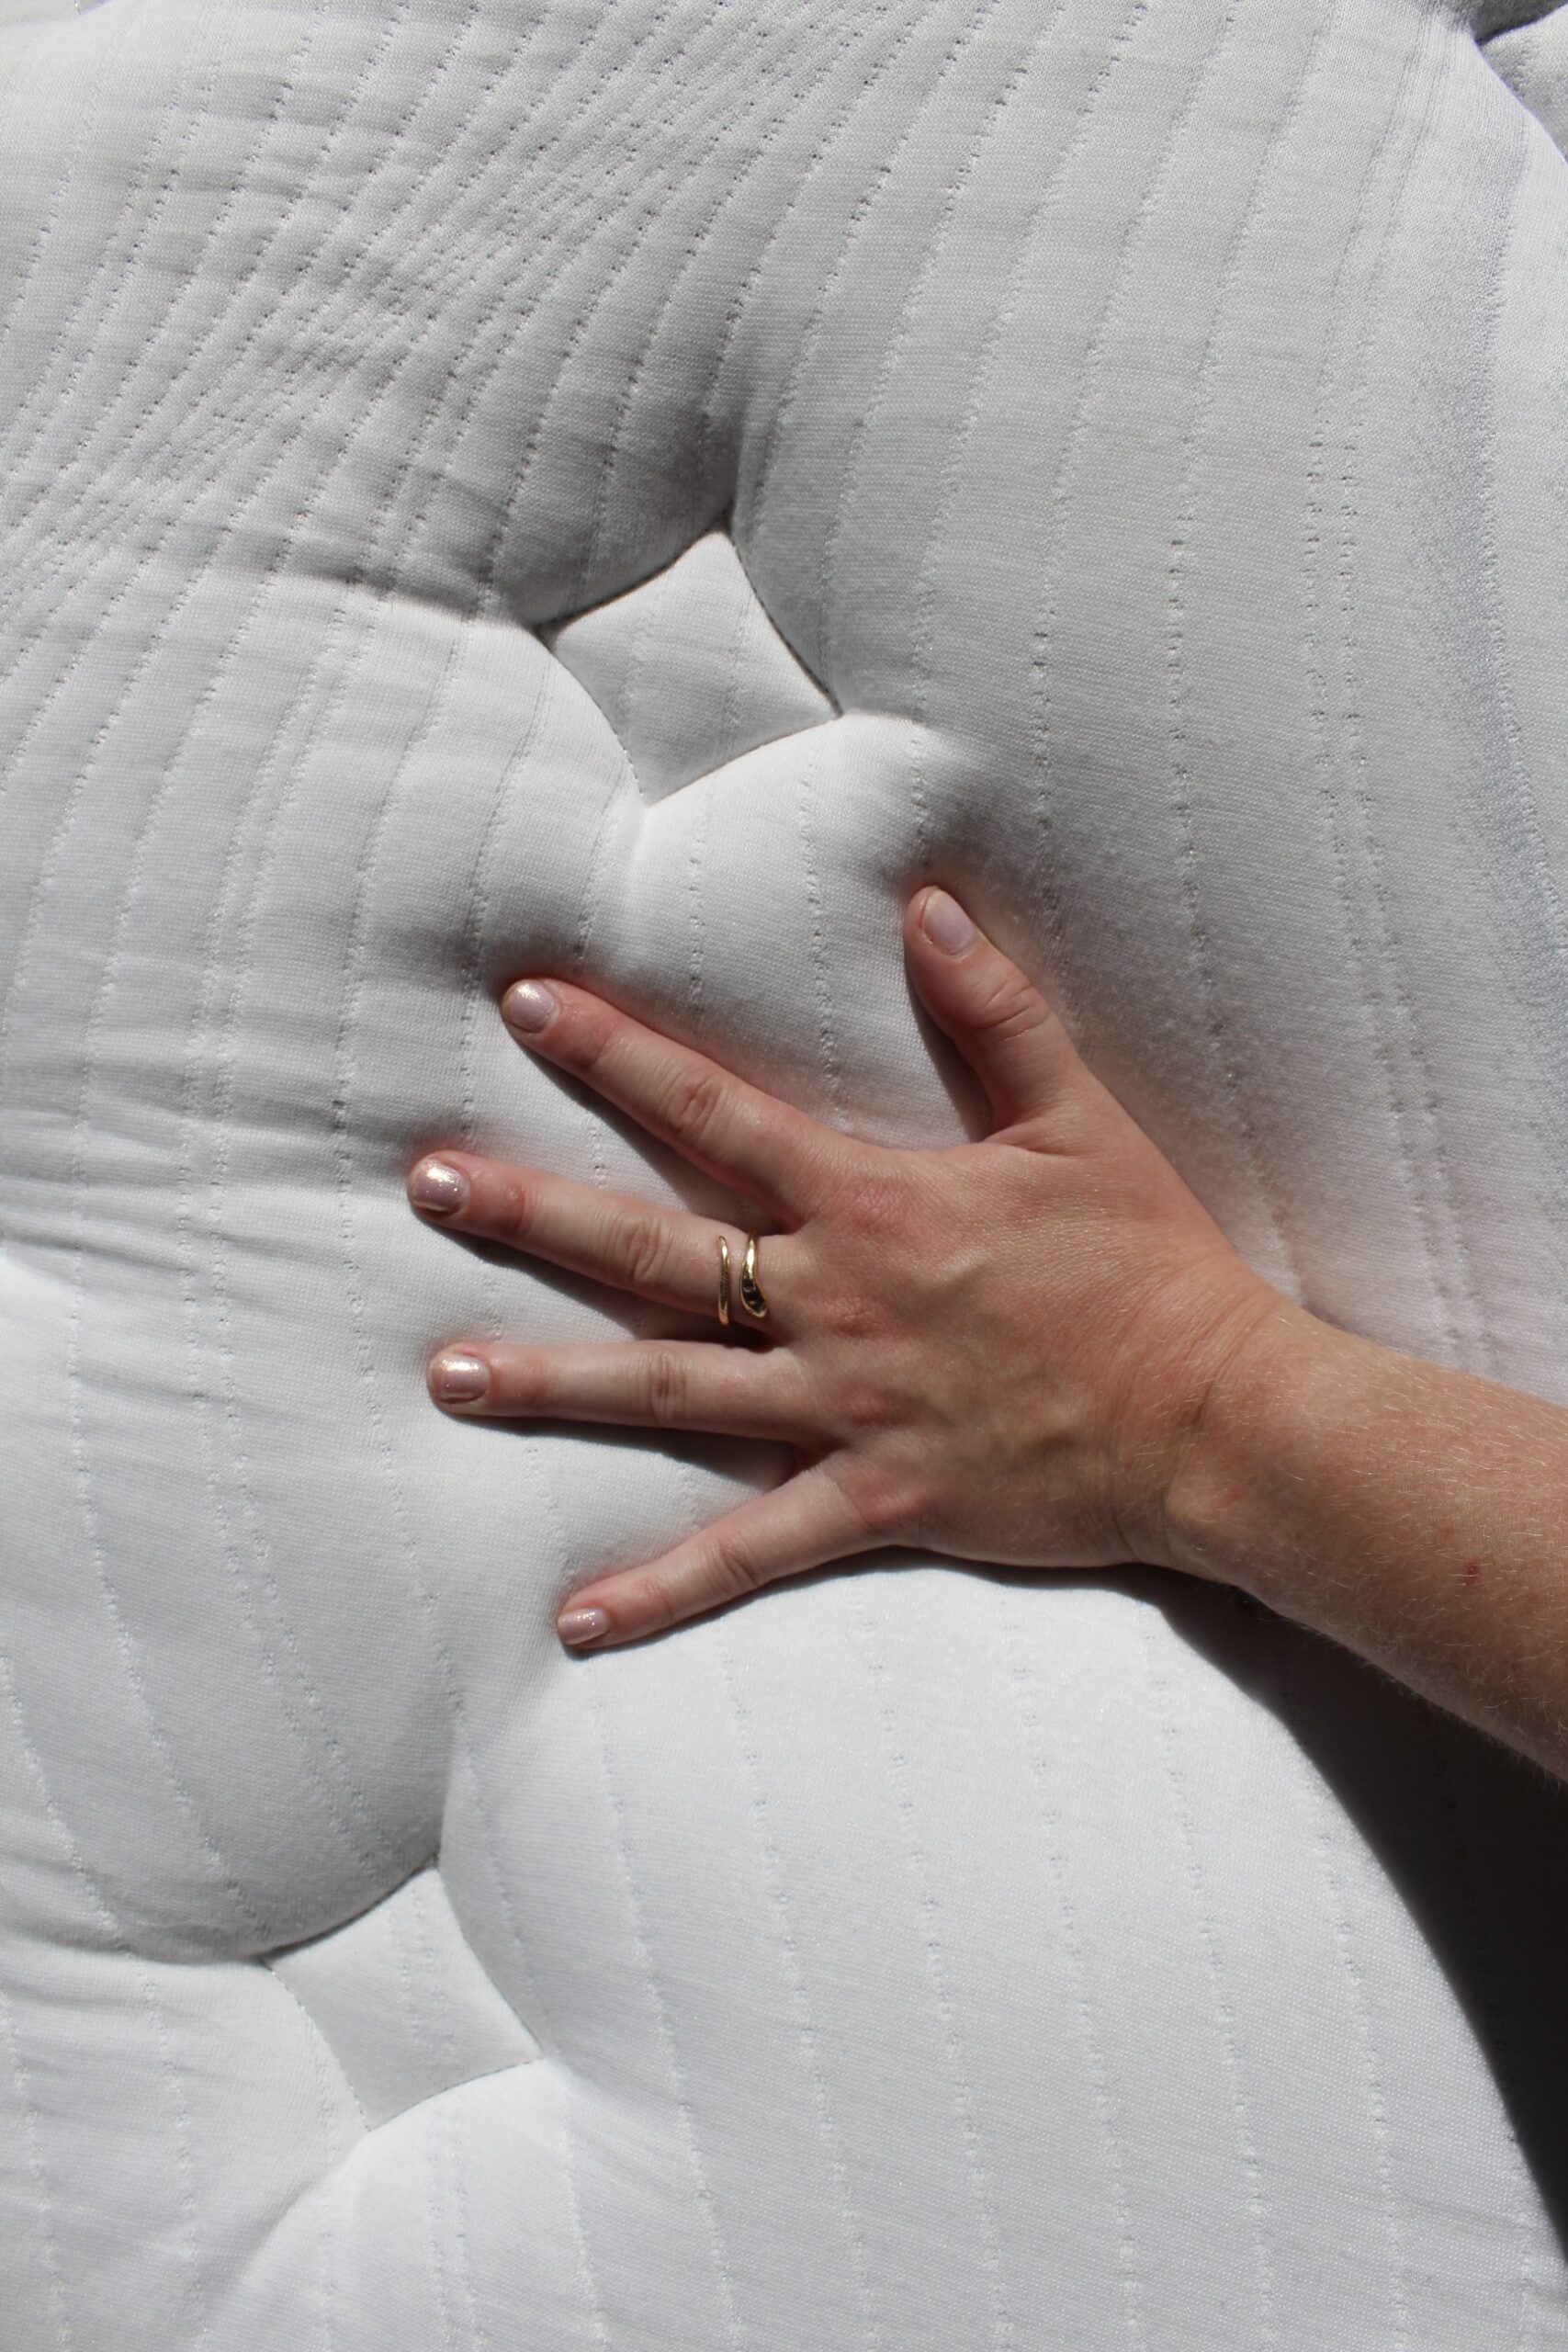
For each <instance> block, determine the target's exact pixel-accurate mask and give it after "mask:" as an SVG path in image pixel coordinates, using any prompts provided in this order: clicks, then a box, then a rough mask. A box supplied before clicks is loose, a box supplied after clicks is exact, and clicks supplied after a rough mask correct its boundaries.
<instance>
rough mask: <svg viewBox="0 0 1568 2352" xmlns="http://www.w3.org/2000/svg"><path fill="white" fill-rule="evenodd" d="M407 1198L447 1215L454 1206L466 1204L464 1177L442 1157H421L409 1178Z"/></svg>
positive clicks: (458, 1207)
mask: <svg viewBox="0 0 1568 2352" xmlns="http://www.w3.org/2000/svg"><path fill="white" fill-rule="evenodd" d="M409 1198H410V1200H411V1201H412V1203H413V1204H414V1206H415V1208H419V1209H429V1210H430V1211H431V1212H432V1214H433V1215H434V1216H451V1214H452V1212H453V1210H454V1209H460V1208H465V1207H467V1205H468V1178H467V1177H466V1176H465V1175H464V1174H463V1172H462V1170H460V1169H457V1168H448V1167H447V1165H446V1161H445V1160H444V1159H425V1160H422V1161H421V1163H420V1165H419V1166H418V1167H417V1168H416V1169H415V1170H414V1171H413V1174H412V1177H411V1178H410V1180H409Z"/></svg>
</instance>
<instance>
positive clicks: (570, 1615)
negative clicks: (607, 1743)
mask: <svg viewBox="0 0 1568 2352" xmlns="http://www.w3.org/2000/svg"><path fill="white" fill-rule="evenodd" d="M892 1540H893V1539H892V1537H891V1535H889V1534H885V1533H883V1532H881V1531H879V1530H878V1529H876V1528H874V1527H872V1526H871V1525H870V1524H869V1522H868V1521H867V1520H866V1518H865V1515H864V1513H863V1511H862V1510H860V1509H859V1508H858V1506H857V1505H856V1504H855V1503H854V1502H853V1501H852V1498H851V1497H850V1496H849V1495H848V1494H846V1493H845V1491H844V1489H843V1487H841V1486H840V1484H839V1481H838V1480H837V1479H836V1478H835V1477H834V1476H832V1474H831V1473H830V1472H829V1470H828V1469H827V1468H826V1467H825V1466H824V1464H821V1463H818V1464H814V1465H813V1467H812V1468H811V1469H809V1470H800V1471H797V1472H796V1473H795V1476H794V1477H792V1478H786V1479H785V1480H784V1485H783V1486H782V1487H772V1488H770V1490H769V1492H768V1493H767V1494H765V1495H759V1496H758V1497H757V1498H756V1499H755V1500H754V1501H752V1502H748V1503H742V1504H741V1505H740V1507H739V1510H732V1511H727V1512H726V1513H725V1516H724V1517H723V1518H722V1519H716V1520H715V1521H714V1522H713V1524H712V1525H711V1526H710V1527H705V1528H702V1529H700V1530H699V1532H697V1533H696V1534H695V1535H689V1536H688V1537H687V1538H686V1539H685V1541H684V1542H683V1543H682V1544H676V1545H675V1547H674V1549H673V1550H672V1551H669V1552H665V1553H662V1554H661V1555H660V1557H659V1558H658V1559H656V1560H649V1562H648V1564H647V1566H644V1567H640V1568H632V1569H628V1570H625V1571H622V1572H618V1573H617V1574H616V1575H615V1576H614V1577H599V1578H597V1579H596V1581H595V1582H594V1583H592V1584H587V1585H584V1586H583V1587H582V1589H581V1591H580V1592H574V1593H573V1594H572V1595H571V1596H570V1600H565V1601H563V1602H562V1604H561V1606H560V1609H559V1610H558V1612H557V1615H556V1631H557V1632H558V1634H559V1635H560V1637H561V1639H562V1640H563V1641H565V1642H570V1644H571V1645H572V1646H573V1647H574V1648H578V1649H581V1648H582V1647H584V1646H585V1645H588V1644H590V1643H592V1645H594V1646H595V1647H596V1648H598V1647H602V1646H604V1645H606V1644H609V1643H615V1642H627V1641H636V1640H637V1639H638V1638H639V1637H640V1636H641V1635H642V1634H657V1633H661V1632H663V1631H664V1629H665V1628H666V1627H667V1626H670V1625H680V1624H683V1623H685V1621H686V1619H687V1618H688V1617H696V1616H699V1615H700V1614H701V1612H702V1611H704V1610H705V1609H715V1608H716V1607H717V1606H718V1604H719V1603H720V1602H721V1601H725V1600H738V1599H739V1597H740V1595H741V1594H743V1593H749V1592H756V1591H758V1590H759V1589H761V1586H763V1585H765V1584H774V1583H776V1582H777V1581H778V1580H779V1579H780V1578H781V1577H789V1576H795V1575H799V1574H804V1572H805V1571H806V1570H807V1568H819V1567H822V1566H825V1565H826V1564H827V1563H828V1562H829V1560H840V1559H844V1558H846V1557H847V1556H848V1555H850V1554H851V1553H852V1552H867V1551H871V1550H874V1548H875V1546H876V1545H878V1544H886V1543H890V1542H891V1541H892Z"/></svg>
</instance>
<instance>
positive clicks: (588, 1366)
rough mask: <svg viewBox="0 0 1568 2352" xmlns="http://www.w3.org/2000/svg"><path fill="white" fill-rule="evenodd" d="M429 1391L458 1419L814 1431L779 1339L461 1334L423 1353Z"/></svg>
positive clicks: (804, 1391)
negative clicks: (521, 1338) (758, 1342)
mask: <svg viewBox="0 0 1568 2352" xmlns="http://www.w3.org/2000/svg"><path fill="white" fill-rule="evenodd" d="M428 1376H429V1382H430V1393H431V1395H432V1397H434V1399H435V1401H436V1403H437V1404H438V1405H444V1406H445V1407H446V1409H447V1411H448V1412H452V1413H460V1414H462V1415H463V1417H464V1418H465V1419H492V1420H531V1419H550V1420H565V1421H615V1422H625V1423H630V1424H633V1425H635V1426H636V1427H637V1428H641V1429H666V1430H715V1431H716V1432H718V1433H720V1434H722V1435H726V1436H730V1437H765V1438H779V1439H784V1440H785V1441H786V1442H787V1441H788V1440H789V1439H791V1438H794V1437H799V1438H803V1439H805V1438H816V1437H819V1436H820V1435H821V1434H822V1432H821V1431H820V1430H818V1428H817V1425H816V1424H817V1419H818V1416H817V1414H816V1411H815V1409H814V1407H813V1402H812V1398H811V1395H810V1391H809V1389H808V1388H807V1384H806V1381H805V1379H804V1378H803V1376H802V1374H801V1371H800V1367H799V1365H798V1364H797V1363H795V1358H794V1357H793V1356H792V1355H790V1354H789V1352H788V1351H787V1350H785V1349H783V1348H770V1349H768V1350H766V1351H762V1350H760V1349H756V1348H726V1347H716V1346H715V1345H714V1343H713V1341H712V1340H604V1341H594V1342H590V1343H589V1344H588V1345H586V1346H565V1347H560V1346H558V1347H548V1348H525V1347H519V1346H517V1345H516V1344H514V1343H513V1341H510V1340H461V1341H458V1342H455V1343H454V1344H453V1345H452V1346H450V1347H446V1348H442V1349H440V1350H439V1351H437V1353H436V1354H435V1355H434V1356H433V1357H432V1358H431V1360H430V1366H429V1375H428Z"/></svg>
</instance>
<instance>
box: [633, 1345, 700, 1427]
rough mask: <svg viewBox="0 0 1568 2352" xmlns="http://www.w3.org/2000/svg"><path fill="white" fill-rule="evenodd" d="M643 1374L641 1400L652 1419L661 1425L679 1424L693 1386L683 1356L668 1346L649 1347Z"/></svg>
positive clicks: (644, 1359) (643, 1359)
mask: <svg viewBox="0 0 1568 2352" xmlns="http://www.w3.org/2000/svg"><path fill="white" fill-rule="evenodd" d="M641 1378H642V1393H641V1397H640V1399H639V1402H640V1403H641V1404H642V1406H643V1408H644V1409H645V1410H646V1412H647V1414H648V1417H649V1420H650V1421H652V1422H654V1423H655V1424H656V1425H657V1426H658V1427H660V1428H665V1429H668V1428H671V1427H678V1426H679V1425H680V1424H681V1421H682V1415H683V1414H684V1412H685V1410H686V1408H687V1403H688V1399H689V1396H690V1389H691V1384H690V1381H689V1380H688V1378H687V1374H686V1367H685V1364H684V1363H682V1359H681V1358H680V1357H679V1356H677V1355H676V1354H674V1353H673V1351H671V1349H669V1348H660V1347H653V1348H649V1351H648V1353H647V1354H646V1355H645V1356H644V1357H643V1358H642V1359H641Z"/></svg>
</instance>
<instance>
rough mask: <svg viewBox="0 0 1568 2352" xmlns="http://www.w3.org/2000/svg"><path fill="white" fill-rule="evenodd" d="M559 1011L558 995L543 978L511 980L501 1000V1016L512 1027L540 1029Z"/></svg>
mask: <svg viewBox="0 0 1568 2352" xmlns="http://www.w3.org/2000/svg"><path fill="white" fill-rule="evenodd" d="M559 1011H560V999H559V997H558V996H557V994H556V992H555V990H554V989H547V987H546V986H545V984H544V982H543V980H513V983H512V986H511V987H510V988H509V989H507V991H506V994H505V995H504V996H503V997H502V1000H501V1012H502V1020H503V1021H505V1022H506V1023H507V1025H508V1027H509V1028H513V1029H542V1028H544V1026H545V1024H546V1023H547V1022H549V1021H553V1020H554V1019H555V1017H556V1015H557V1013H558V1012H559Z"/></svg>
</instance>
